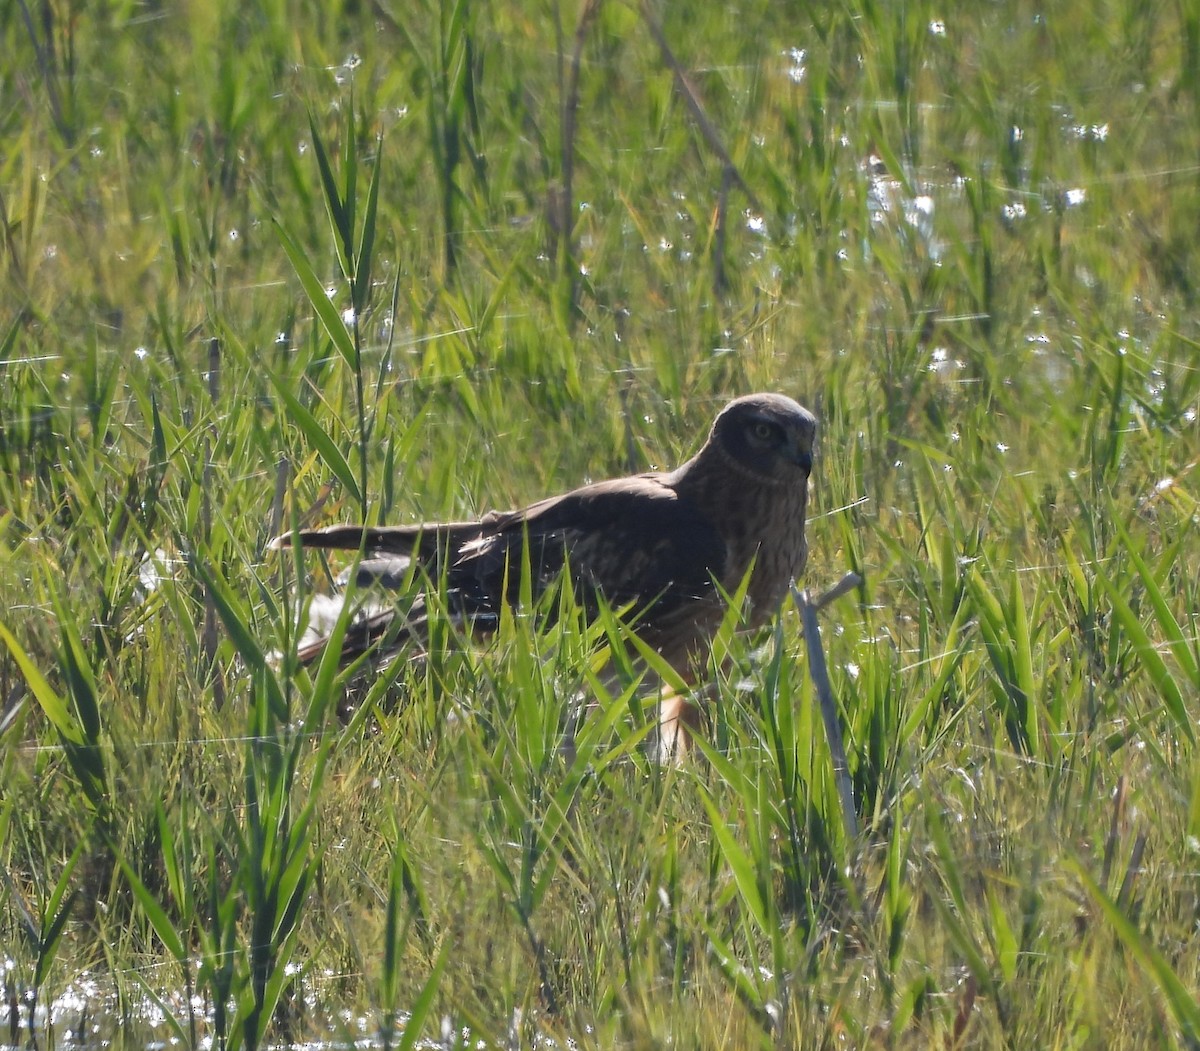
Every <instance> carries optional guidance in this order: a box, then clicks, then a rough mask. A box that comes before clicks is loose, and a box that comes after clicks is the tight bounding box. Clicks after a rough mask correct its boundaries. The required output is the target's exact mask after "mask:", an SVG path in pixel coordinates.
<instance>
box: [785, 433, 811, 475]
mask: <svg viewBox="0 0 1200 1051" xmlns="http://www.w3.org/2000/svg"><path fill="white" fill-rule="evenodd" d="M785 456H786V457H787V459H788V460H790V461H791V462H792V463H794V464H795V465H796V466H797V467H799V468H800V470H802V471H803V472H804V473H805V474H812V446H811V445H810V446H808V447H807V448H804V447H802V446H801V445H800V442H799V440H798V439H797V437H796V435H791V436H790V438H789V440H788V443H787V449H786V450H785Z"/></svg>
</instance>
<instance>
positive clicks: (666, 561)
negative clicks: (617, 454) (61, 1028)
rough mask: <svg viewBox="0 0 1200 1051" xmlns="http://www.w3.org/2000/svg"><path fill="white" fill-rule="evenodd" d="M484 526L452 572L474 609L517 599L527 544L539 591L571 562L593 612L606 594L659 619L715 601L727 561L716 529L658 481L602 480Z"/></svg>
mask: <svg viewBox="0 0 1200 1051" xmlns="http://www.w3.org/2000/svg"><path fill="white" fill-rule="evenodd" d="M479 525H480V526H481V528H480V529H479V531H478V533H477V535H475V536H473V537H470V538H469V539H468V540H467V541H466V542H464V543H462V544H460V545H459V546H458V548H457V550H456V551H455V552H454V553H453V554H452V555H451V556H450V559H449V562H448V565H447V567H446V581H447V585H448V587H449V588H450V589H452V590H453V591H454V592H455V593H456V594H457V595H458V596H459V597H460V599H461V600H462V601H463V605H464V608H465V610H466V611H467V612H469V613H485V612H494V611H495V610H496V609H497V605H498V602H499V600H500V599H501V597H502V596H505V595H507V598H508V600H509V601H510V602H513V601H515V600H516V598H517V595H518V589H519V586H520V576H521V567H522V564H523V556H524V552H525V548H526V545H527V546H528V557H529V565H530V570H531V576H532V580H531V584H532V587H533V592H534V594H535V595H536V594H538V593H539V592H540V591H541V590H542V589H544V588H545V587H546V586H548V585H549V584H550V583H551V582H552V581H554V580H555V579H556V578H557V577H558V575H559V574H560V573H561V571H562V569H563V566H564V563H567V562H569V564H570V572H571V578H572V580H573V582H574V585H575V588H576V591H577V593H578V595H579V597H580V599H581V600H582V602H583V603H584V606H585V608H586V607H588V606H591V605H593V604H594V599H595V597H596V595H597V594H600V595H603V596H604V598H605V600H606V601H607V602H608V603H610V604H611V605H613V606H624V605H626V604H632V605H633V607H634V609H635V611H637V612H645V613H646V614H647V615H648V616H654V617H658V616H660V615H666V614H668V613H669V611H671V610H672V609H675V608H679V607H682V606H685V605H686V604H688V603H691V602H694V601H696V600H698V599H702V598H705V597H707V596H711V595H712V594H713V577H714V576H716V577H718V578H719V577H720V576H721V575H722V573H723V571H724V566H725V560H726V547H725V543H724V541H723V540H722V539H721V537H720V535H719V534H718V532H717V530H716V528H715V527H714V526H713V524H712V523H711V522H710V521H709V520H708V519H707V518H705V517H704V516H703V515H702V514H700V513H699V511H698V509H697V508H696V507H695V506H694V505H692V504H690V503H689V502H688V501H686V500H685V499H683V498H681V497H679V496H678V494H676V493H675V491H674V490H673V489H671V488H670V487H669V486H668V485H666V484H664V482H663V480H662V476H656V475H639V476H635V477H632V478H621V479H616V480H613V481H608V482H598V483H596V484H594V485H588V486H584V487H583V488H581V489H576V490H574V491H573V492H570V493H567V494H565V495H564V496H558V497H552V498H550V499H548V500H542V501H540V502H539V503H536V504H533V505H531V506H530V507H527V508H524V509H523V510H520V511H510V512H505V513H502V514H492V515H489V516H487V517H485V518H484V519H483V520H482V521H481V522H480V524H479Z"/></svg>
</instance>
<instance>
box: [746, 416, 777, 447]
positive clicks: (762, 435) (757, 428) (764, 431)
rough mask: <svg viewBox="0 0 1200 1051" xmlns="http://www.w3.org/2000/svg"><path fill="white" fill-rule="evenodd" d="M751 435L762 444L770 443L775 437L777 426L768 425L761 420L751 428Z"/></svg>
mask: <svg viewBox="0 0 1200 1051" xmlns="http://www.w3.org/2000/svg"><path fill="white" fill-rule="evenodd" d="M750 433H751V434H753V435H754V437H755V438H757V439H758V440H759V441H760V442H768V441H770V440H771V439H772V438H773V437H775V425H774V424H771V423H767V422H765V421H764V420H759V421H758V423H756V424H755V425H754V426H753V427H751V428H750Z"/></svg>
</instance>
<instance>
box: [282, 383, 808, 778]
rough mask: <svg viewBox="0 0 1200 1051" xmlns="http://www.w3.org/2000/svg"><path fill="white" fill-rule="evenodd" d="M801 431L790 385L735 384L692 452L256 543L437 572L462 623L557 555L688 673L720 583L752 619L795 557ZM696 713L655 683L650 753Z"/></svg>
mask: <svg viewBox="0 0 1200 1051" xmlns="http://www.w3.org/2000/svg"><path fill="white" fill-rule="evenodd" d="M816 429H817V421H816V417H815V416H814V415H813V414H812V413H811V412H809V411H808V410H807V409H805V408H804V407H802V406H801V405H799V404H798V403H797V402H795V401H793V400H792V399H791V398H788V397H785V396H784V395H781V394H751V395H747V396H746V397H741V398H737V399H735V400H733V401H731V402H729V404H727V405H726V406H725V408H724V409H722V410H721V412H720V413H719V414H718V416H717V418H716V420H715V422H714V423H713V425H712V429H711V431H710V432H709V435H708V440H707V441H706V442H705V443H704V445H703V446H702V447H701V449H700V451H699V452H697V453H696V455H695V456H693V457H692V458H691V459H690V460H688V461H687V462H686V463H684V464H683V465H682V466H681V467H678V468H677V469H675V470H674V471H669V472H650V473H646V474H638V475H633V476H631V477H627V478H616V479H612V480H610V481H603V482H595V483H593V484H590V485H585V486H582V487H581V488H579V489H575V490H572V491H571V492H569V493H565V494H563V495H561V496H553V497H550V498H548V499H545V500H540V501H538V502H537V503H534V504H531V505H529V506H528V507H525V508H522V509H520V510H515V511H502V512H495V511H493V512H489V513H488V514H486V515H484V516H483V517H482V518H480V519H478V520H476V521H465V522H426V523H422V524H418V525H406V526H376V527H369V526H361V525H336V526H330V527H328V528H324V529H301V530H297V531H295V532H292V533H288V534H284V535H283V536H279V537H276V538H275V539H274V540H273V541H272V542H271V547H272V548H274V549H279V548H283V547H286V546H288V545H291V544H302V545H304V546H305V547H312V548H327V549H328V548H339V549H344V550H353V551H358V550H360V549H361V550H363V551H364V552H365V555H366V557H365V558H364V560H363V561H361V562H360V563H359V565H358V569H357V577H356V581H357V583H358V584H359V585H378V586H381V587H383V588H385V589H386V588H388V587H391V588H396V587H401V586H405V585H408V584H411V581H412V579H413V573H412V571H413V569H414V568H416V569H419V570H420V571H421V572H420V578H422V579H424V580H425V581H427V582H432V583H433V584H435V585H439V584H442V585H444V588H445V593H446V603H447V606H448V608H449V611H450V613H451V614H452V615H454V616H455V617H456V619H461V621H463V622H464V623H465V624H466V625H469V627H470V629H471V630H472V631H473V632H474V633H475V634H487V633H488V632H489V631H490V630H493V629H494V628H495V626H496V624H497V622H498V619H499V615H500V611H501V609H502V608H503V606H504V605H505V604H510V605H512V606H515V605H517V603H518V599H519V592H520V585H521V579H520V578H521V567H522V566H523V565H524V564H525V561H526V559H527V560H528V565H529V567H530V574H529V575H530V578H531V581H530V582H531V584H532V592H533V597H534V599H535V600H536V598H537V597H538V595H539V594H540V593H541V592H542V591H544V590H545V589H546V588H547V587H549V586H550V585H552V584H553V583H554V582H555V581H556V580H557V579H558V578H559V577H560V575H561V573H562V571H563V569H564V567H569V574H570V580H571V582H572V586H573V588H574V590H575V592H576V597H577V598H578V600H579V601H580V603H581V605H582V607H583V608H584V610H585V611H586V610H588V609H589V608H591V609H595V605H596V598H597V596H602V597H603V599H604V600H605V601H606V602H607V603H608V604H609V605H610V606H611V607H612V608H614V609H625V610H626V611H627V612H626V614H625V616H626V617H627V618H628V619H629V620H630V621H631V622H632V623H633V624H634V625H635V627H634V630H636V632H637V633H638V635H639V636H640V638H642V639H643V640H644V641H645V642H646V643H648V644H649V645H650V646H652V647H653V648H654V649H655V650H657V651H658V652H659V653H660V654H661V655H662V657H663V658H664V659H665V660H666V661H667V662H668V663H669V664H670V665H671V666H672V667H673V668H674V669H676V670H677V671H678V672H679V673H680V675H681V676H683V677H684V678H685V680H686V681H692V678H693V675H694V672H695V671H696V670H697V667H698V665H699V664H700V662H701V661H702V659H703V657H704V655H705V651H706V648H707V646H708V645H709V644H710V643H711V641H712V638H713V635H714V634H715V632H716V630H717V628H718V627H719V625H720V623H721V620H722V617H723V615H724V612H725V596H726V595H731V594H734V593H735V592H737V590H738V589H739V588H740V587H741V586H742V584H743V581H744V580H745V578H746V575H747V573H749V574H750V577H749V581H748V586H747V590H746V597H747V600H748V603H749V623H750V625H751V626H756V625H759V624H762V623H763V622H765V621H766V620H767V619H769V618H770V617H771V616H772V615H773V614H774V613H775V612H776V611H777V610H778V608H779V606H780V604H781V603H782V601H783V598H784V596H785V595H786V594H787V591H788V587H789V585H790V584H791V582H792V580H793V579H794V578H796V577H797V576H798V575H799V574H800V572H801V571H802V570H803V568H804V563H805V559H806V557H807V553H808V545H807V542H806V540H805V536H804V515H805V507H806V503H807V495H808V478H809V473H810V472H811V470H812V456H813V443H814V439H815V437H816ZM414 561H415V562H416V563H417V565H416V566H415V567H414V566H413V562H414ZM339 582H340V583H341V584H343V585H344V584H345V583H347V582H348V577H347V575H346V574H343V577H342V578H341V579H340V581H339ZM339 609H340V600H339V599H338V598H322V597H321V596H318V599H316V600H314V608H313V609H311V610H310V618H309V631H308V635H307V636H306V638H305V639H302V640H301V644H300V649H299V657H300V660H301V661H302V662H304V663H308V662H311V661H314V660H316V659H317V658H318V657H320V655H321V653H322V651H323V648H324V645H325V642H326V641H327V640H326V638H325V635H324V633H325V632H327V631H328V629H329V625H330V624H331V623H332V620H333V619H334V617H335V616H336V613H337V612H338V610H339ZM424 611H425V605H424V601H423V600H422V599H421V598H420V597H418V598H417V599H416V600H415V602H413V604H412V605H411V606H410V607H408V608H407V611H406V612H401V609H400V606H399V605H393V604H391V603H380V602H379V601H378V599H376V600H373V601H370V602H368V603H367V604H365V605H364V606H363V607H362V609H360V611H359V612H358V613H357V614H356V620H355V621H354V623H353V624H352V625H351V627H350V628H349V630H348V631H347V633H346V636H345V638H344V640H343V644H342V647H343V648H342V654H341V659H342V660H343V661H348V660H351V659H353V658H354V657H356V656H358V655H360V654H362V653H364V652H366V651H367V650H369V649H371V648H372V647H374V646H376V645H380V644H384V645H386V646H387V647H388V648H389V649H390V648H393V647H397V648H398V647H400V646H403V645H405V644H406V643H409V642H411V643H413V644H415V645H417V646H420V645H421V643H422V641H423V637H424V629H425V615H424ZM397 617H403V623H402V624H399V625H398V624H396V623H394V622H395V621H396V618H397ZM696 719H697V713H696V712H695V710H694V709H693V708H692V707H691V706H690V705H689V704H688V703H687V702H686V700H685V699H683V698H680V697H678V696H675V695H668V696H667V697H666V699H665V700H664V701H663V702H662V704H661V706H660V712H659V720H660V733H659V741H660V744H659V747H660V752H661V751H663V750H664V748H665V749H669V750H670V751H672V752H673V753H674V754H675V755H676V756H678V755H679V754H681V753H682V751H683V750H684V748H686V745H687V741H688V732H689V730H690V729H694V728H695V722H696Z"/></svg>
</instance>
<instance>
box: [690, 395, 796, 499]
mask: <svg viewBox="0 0 1200 1051" xmlns="http://www.w3.org/2000/svg"><path fill="white" fill-rule="evenodd" d="M816 436H817V418H816V417H815V416H814V415H813V414H812V413H811V412H809V411H808V409H806V408H804V406H803V405H800V404H799V403H797V402H794V401H792V399H791V398H788V397H785V396H784V395H782V394H748V395H746V396H745V397H744V398H736V399H735V400H733V401H731V402H730V403H729V404H728V405H726V406H725V408H724V409H722V410H721V413H720V415H719V416H717V419H716V422H715V423H713V427H712V433H711V434H710V435H709V437H708V446H709V447H714V448H715V449H716V450H719V452H720V453H721V454H722V455H723V456H725V457H727V458H728V459H729V460H731V461H732V462H733V464H734V465H736V466H737V467H738V468H739V469H740V470H741V471H742V472H743V473H745V474H748V475H750V476H751V477H752V478H753V479H754V480H756V481H758V482H766V483H768V484H775V485H795V484H798V483H801V482H804V481H807V479H808V475H809V473H810V472H811V471H812V456H813V443H814V441H815V440H816Z"/></svg>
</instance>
